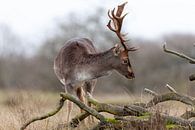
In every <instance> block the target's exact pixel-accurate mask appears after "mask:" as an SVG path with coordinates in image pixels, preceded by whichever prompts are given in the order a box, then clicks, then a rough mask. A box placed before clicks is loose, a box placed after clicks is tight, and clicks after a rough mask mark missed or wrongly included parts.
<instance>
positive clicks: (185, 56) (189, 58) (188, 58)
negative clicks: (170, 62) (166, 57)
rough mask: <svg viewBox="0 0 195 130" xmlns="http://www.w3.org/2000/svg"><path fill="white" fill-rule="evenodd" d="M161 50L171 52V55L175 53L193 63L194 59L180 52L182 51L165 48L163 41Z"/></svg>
mask: <svg viewBox="0 0 195 130" xmlns="http://www.w3.org/2000/svg"><path fill="white" fill-rule="evenodd" d="M163 50H164V51H165V52H167V53H170V54H173V55H176V56H179V57H181V58H184V59H186V60H188V61H189V62H190V63H191V64H195V59H193V58H191V57H189V56H187V55H185V54H182V53H179V52H176V51H173V50H169V49H167V48H166V43H164V45H163Z"/></svg>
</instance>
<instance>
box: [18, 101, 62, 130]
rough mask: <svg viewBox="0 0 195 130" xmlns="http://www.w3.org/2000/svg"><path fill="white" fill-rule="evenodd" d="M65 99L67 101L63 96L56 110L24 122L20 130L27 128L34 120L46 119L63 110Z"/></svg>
mask: <svg viewBox="0 0 195 130" xmlns="http://www.w3.org/2000/svg"><path fill="white" fill-rule="evenodd" d="M64 101H65V99H64V98H61V99H60V101H59V103H58V106H57V107H56V109H55V110H53V111H51V112H49V113H47V114H45V115H43V116H38V117H35V118H33V119H31V120H29V121H27V122H26V123H24V124H23V125H22V127H21V128H20V130H24V129H26V127H27V126H28V125H30V124H31V123H33V122H35V121H38V120H43V119H46V118H48V117H51V116H53V115H55V114H56V113H58V112H59V111H60V110H61V108H62V107H63V106H64Z"/></svg>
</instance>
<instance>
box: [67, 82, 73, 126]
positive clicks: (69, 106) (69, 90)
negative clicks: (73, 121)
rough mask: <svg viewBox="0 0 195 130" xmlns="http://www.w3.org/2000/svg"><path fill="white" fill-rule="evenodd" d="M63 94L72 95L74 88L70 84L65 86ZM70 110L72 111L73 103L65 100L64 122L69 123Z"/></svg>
mask: <svg viewBox="0 0 195 130" xmlns="http://www.w3.org/2000/svg"><path fill="white" fill-rule="evenodd" d="M65 92H66V93H69V94H72V95H73V94H74V87H73V86H72V85H71V84H69V85H66V86H65ZM72 109H73V102H71V101H69V100H67V120H66V121H67V123H68V122H69V121H70V118H71V112H72Z"/></svg>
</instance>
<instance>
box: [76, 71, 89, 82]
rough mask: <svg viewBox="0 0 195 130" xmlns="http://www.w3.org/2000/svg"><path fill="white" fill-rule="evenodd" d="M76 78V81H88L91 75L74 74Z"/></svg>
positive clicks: (84, 73) (84, 72)
mask: <svg viewBox="0 0 195 130" xmlns="http://www.w3.org/2000/svg"><path fill="white" fill-rule="evenodd" d="M76 78H77V80H78V81H84V80H87V79H90V78H91V75H90V74H89V73H88V72H86V71H82V72H78V73H77V74H76Z"/></svg>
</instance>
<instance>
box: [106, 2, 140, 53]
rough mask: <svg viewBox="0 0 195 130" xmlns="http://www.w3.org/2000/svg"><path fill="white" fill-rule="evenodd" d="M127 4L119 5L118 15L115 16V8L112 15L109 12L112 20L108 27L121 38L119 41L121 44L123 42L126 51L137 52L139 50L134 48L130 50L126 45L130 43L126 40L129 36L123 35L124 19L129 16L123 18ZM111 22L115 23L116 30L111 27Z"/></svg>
mask: <svg viewBox="0 0 195 130" xmlns="http://www.w3.org/2000/svg"><path fill="white" fill-rule="evenodd" d="M126 4H127V2H125V3H123V4H122V5H119V6H118V9H117V12H116V14H115V8H114V9H113V10H112V11H111V13H110V10H108V17H109V18H110V20H109V22H108V25H107V27H108V28H109V29H110V30H111V31H113V32H115V33H116V35H117V36H118V38H119V40H120V42H121V44H122V46H123V47H124V49H125V50H127V51H135V50H137V49H136V48H134V47H131V48H128V46H127V45H126V44H125V42H127V41H128V39H125V38H124V37H125V36H126V35H127V34H122V33H121V28H122V24H123V19H124V18H125V16H126V15H127V14H128V13H126V14H124V15H123V16H121V15H122V13H123V10H124V7H125V5H126ZM111 22H112V23H113V25H114V28H113V27H112V26H111Z"/></svg>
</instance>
